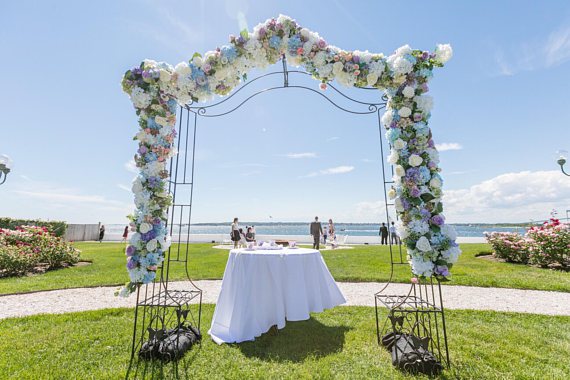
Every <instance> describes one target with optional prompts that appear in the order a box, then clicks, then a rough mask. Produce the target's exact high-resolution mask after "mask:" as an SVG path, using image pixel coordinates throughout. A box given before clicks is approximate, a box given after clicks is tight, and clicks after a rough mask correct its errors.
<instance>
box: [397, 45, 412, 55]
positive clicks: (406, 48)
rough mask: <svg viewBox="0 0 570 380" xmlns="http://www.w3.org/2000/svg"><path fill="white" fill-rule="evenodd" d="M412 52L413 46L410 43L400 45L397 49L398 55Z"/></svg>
mask: <svg viewBox="0 0 570 380" xmlns="http://www.w3.org/2000/svg"><path fill="white" fill-rule="evenodd" d="M411 53H412V48H411V47H410V45H404V46H400V47H399V48H397V49H396V51H395V54H396V55H406V54H411Z"/></svg>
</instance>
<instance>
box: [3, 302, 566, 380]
mask: <svg viewBox="0 0 570 380" xmlns="http://www.w3.org/2000/svg"><path fill="white" fill-rule="evenodd" d="M213 308H214V307H213V305H205V306H204V314H203V319H202V323H203V326H205V327H204V328H203V330H204V332H206V331H207V329H208V327H209V325H210V320H211V317H212V313H213ZM447 317H448V318H447V320H448V332H449V345H450V350H451V360H452V367H451V369H449V370H446V371H445V372H444V373H443V376H442V378H444V379H567V378H568V374H570V361H568V357H570V317H550V316H539V315H531V314H515V313H498V312H489V311H484V312H480V311H448V312H447ZM132 318H133V310H132V309H107V310H102V311H95V312H82V313H70V314H64V315H39V316H32V317H26V318H14V319H6V320H2V321H0V336H1V337H2V339H0V379H34V380H35V379H120V378H123V377H124V374H125V371H126V369H127V366H128V361H129V354H130V352H129V347H130V342H131V328H132ZM179 364H180V365H179V368H180V371H181V375H182V376H181V378H183V379H185V378H188V379H250V378H259V379H266V378H275V379H306V378H316V379H364V378H374V379H406V378H418V377H412V376H407V375H404V374H402V373H401V372H399V371H397V370H396V369H394V368H393V367H392V365H391V361H390V355H389V353H388V352H387V351H385V350H384V349H382V348H380V347H378V346H377V344H376V335H375V319H374V309H373V308H369V307H336V308H334V309H332V310H328V311H326V312H323V313H320V314H314V315H313V316H312V318H311V319H310V320H308V321H302V322H288V323H287V325H286V327H285V328H284V329H283V330H280V331H279V333H278V334H277V335H269V334H264V335H262V336H261V337H260V338H258V339H256V340H255V341H253V342H246V343H242V344H231V345H222V346H218V345H216V344H215V343H213V342H212V341H211V340H210V339H209V336H207V335H206V336H205V338H204V340H203V343H202V344H201V345H197V346H195V347H193V348H192V350H191V351H190V352H188V353H187V354H186V356H185V357H184V358H183V359H182V360H181V362H180V363H179ZM169 368H170V367H169ZM419 378H423V377H419Z"/></svg>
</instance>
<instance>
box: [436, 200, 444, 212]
mask: <svg viewBox="0 0 570 380" xmlns="http://www.w3.org/2000/svg"><path fill="white" fill-rule="evenodd" d="M435 211H437V213H438V214H441V213H442V212H443V205H442V204H441V202H440V203H438V204H437V206H436V207H435Z"/></svg>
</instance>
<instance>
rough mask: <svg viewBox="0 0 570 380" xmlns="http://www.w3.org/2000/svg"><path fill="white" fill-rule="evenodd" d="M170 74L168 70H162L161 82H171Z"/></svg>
mask: <svg viewBox="0 0 570 380" xmlns="http://www.w3.org/2000/svg"><path fill="white" fill-rule="evenodd" d="M170 77H171V76H170V73H169V72H168V71H166V70H163V69H161V70H160V81H161V82H170Z"/></svg>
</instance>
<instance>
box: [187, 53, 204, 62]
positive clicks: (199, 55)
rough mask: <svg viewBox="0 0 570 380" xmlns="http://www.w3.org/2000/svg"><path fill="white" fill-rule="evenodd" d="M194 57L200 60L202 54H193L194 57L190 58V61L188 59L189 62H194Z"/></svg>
mask: <svg viewBox="0 0 570 380" xmlns="http://www.w3.org/2000/svg"><path fill="white" fill-rule="evenodd" d="M196 57H200V58H202V54H200V53H194V55H193V56H192V59H190V62H192V61H193V60H194V58H196Z"/></svg>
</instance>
